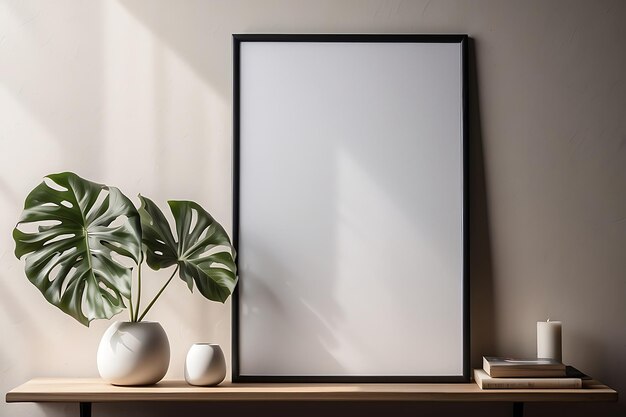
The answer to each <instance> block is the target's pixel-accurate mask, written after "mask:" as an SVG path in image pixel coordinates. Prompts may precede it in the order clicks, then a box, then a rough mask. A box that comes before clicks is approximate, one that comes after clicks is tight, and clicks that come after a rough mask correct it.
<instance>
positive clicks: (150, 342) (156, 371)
mask: <svg viewBox="0 0 626 417" xmlns="http://www.w3.org/2000/svg"><path fill="white" fill-rule="evenodd" d="M169 365H170V343H169V340H167V335H166V334H165V331H164V330H163V327H161V325H160V324H159V323H155V322H146V321H142V322H119V321H116V322H115V323H113V324H112V325H111V326H110V327H109V328H108V329H107V330H106V331H105V332H104V334H103V335H102V339H101V340H100V346H99V347H98V372H99V373H100V376H101V377H102V379H104V380H105V381H107V382H108V383H110V384H113V385H152V384H156V383H157V382H159V381H160V380H161V379H163V377H164V376H165V373H166V372H167V368H168V367H169Z"/></svg>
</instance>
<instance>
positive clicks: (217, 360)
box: [185, 343, 226, 386]
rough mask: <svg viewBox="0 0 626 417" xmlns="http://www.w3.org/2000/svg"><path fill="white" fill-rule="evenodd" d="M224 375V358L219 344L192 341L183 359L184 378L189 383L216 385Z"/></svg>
mask: <svg viewBox="0 0 626 417" xmlns="http://www.w3.org/2000/svg"><path fill="white" fill-rule="evenodd" d="M224 377H226V360H225V359H224V352H222V348H220V345H214V344H210V343H194V344H193V345H192V346H191V348H189V352H187V358H186V360H185V380H186V381H187V383H189V384H190V385H199V386H210V385H217V384H219V383H220V382H222V381H223V380H224Z"/></svg>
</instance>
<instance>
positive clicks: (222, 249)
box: [139, 196, 237, 303]
mask: <svg viewBox="0 0 626 417" xmlns="http://www.w3.org/2000/svg"><path fill="white" fill-rule="evenodd" d="M139 199H140V200H141V207H140V208H139V215H140V216H141V227H142V230H143V243H144V245H145V247H146V254H147V256H146V262H147V263H148V266H150V268H152V269H161V268H167V267H169V266H172V265H178V268H179V270H178V273H179V276H180V278H181V279H182V280H183V281H185V282H187V286H188V287H189V289H190V290H191V291H193V287H194V283H195V284H196V287H198V290H199V291H200V293H201V294H202V295H203V296H204V297H205V298H208V299H209V300H213V301H220V302H222V303H223V302H224V301H226V299H227V298H228V296H229V295H230V294H231V293H232V292H233V289H234V288H235V285H236V284H237V275H236V271H237V268H236V266H235V261H234V249H233V248H232V246H231V243H230V239H229V238H228V235H227V234H226V231H224V228H223V227H222V226H221V225H220V224H219V223H218V222H216V221H215V220H214V219H213V217H211V215H210V214H209V213H207V211H206V210H204V209H203V208H202V207H201V206H200V205H198V204H197V203H194V202H192V201H168V204H169V206H170V210H171V211H172V215H173V216H174V221H175V222H176V233H177V237H176V238H175V237H174V236H173V235H172V231H171V229H170V227H169V224H168V222H167V220H166V218H165V216H164V215H163V212H161V210H160V209H159V208H158V207H157V206H156V204H154V203H153V202H152V201H151V200H150V199H148V198H146V197H142V196H139Z"/></svg>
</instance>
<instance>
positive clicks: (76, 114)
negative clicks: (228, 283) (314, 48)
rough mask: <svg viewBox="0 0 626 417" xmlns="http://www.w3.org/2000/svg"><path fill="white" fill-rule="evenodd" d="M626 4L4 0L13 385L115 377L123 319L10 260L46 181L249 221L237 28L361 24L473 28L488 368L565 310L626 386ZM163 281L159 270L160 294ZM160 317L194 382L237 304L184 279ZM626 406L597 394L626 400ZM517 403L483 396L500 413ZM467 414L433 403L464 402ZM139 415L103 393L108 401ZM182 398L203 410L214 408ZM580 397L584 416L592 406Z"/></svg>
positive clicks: (587, 355) (618, 384) (7, 348)
mask: <svg viewBox="0 0 626 417" xmlns="http://www.w3.org/2000/svg"><path fill="white" fill-rule="evenodd" d="M625 19H626V2H623V1H591V0H589V1H584V2H583V1H428V2H426V1H412V2H411V1H356V0H355V1H334V0H333V1H330V0H329V1H253V0H250V1H226V0H224V1H178V2H174V1H170V2H166V1H148V0H146V1H106V2H105V1H102V2H96V1H70V0H65V1H54V2H48V1H30V0H29V1H17V0H3V1H2V2H1V3H0V196H1V197H0V236H3V238H2V239H0V263H1V265H2V268H0V330H1V334H2V336H1V338H2V342H0V343H1V344H0V390H1V391H3V392H6V391H7V390H8V389H10V388H12V387H13V386H15V385H17V384H19V383H21V382H23V381H25V380H27V379H29V378H32V377H35V376H96V375H97V371H96V367H95V358H94V355H95V350H96V347H97V344H98V341H99V338H100V335H101V333H102V332H103V330H104V329H105V328H106V327H107V326H108V324H109V323H108V322H98V323H95V324H93V325H92V327H91V328H84V327H82V326H81V325H79V324H78V323H77V322H75V321H73V320H72V319H71V318H69V317H68V316H65V315H63V314H62V313H61V312H60V311H58V310H57V309H55V308H54V307H52V306H50V305H48V304H47V303H45V301H44V300H43V298H42V297H41V295H40V294H39V292H38V291H37V290H36V289H35V287H33V286H32V285H31V284H30V283H29V282H28V281H27V280H26V278H25V277H24V273H23V265H22V263H21V262H19V261H17V260H16V259H15V258H14V257H13V254H12V251H13V242H12V239H11V237H10V236H11V230H12V228H13V226H14V224H15V222H16V220H17V218H18V215H19V213H20V211H21V206H22V204H23V200H24V197H25V196H26V194H27V192H28V191H29V190H30V189H31V188H32V187H33V186H34V185H36V184H37V183H38V182H39V181H40V179H41V177H42V176H43V175H45V174H47V173H51V172H56V171H61V170H74V171H76V172H79V173H80V174H82V175H83V176H85V177H87V178H91V179H93V180H98V181H101V182H105V183H110V184H115V185H118V186H119V187H120V188H122V190H123V191H125V192H126V193H127V194H128V195H136V194H137V193H138V192H140V191H141V192H142V194H145V195H147V196H150V197H152V198H153V199H155V200H156V201H158V202H159V203H161V204H162V203H163V202H164V201H165V200H166V199H167V198H185V199H195V200H198V201H200V202H202V203H203V205H205V206H206V207H209V208H210V210H211V211H212V213H213V214H214V215H215V216H216V217H217V218H218V219H219V220H220V221H222V222H223V223H224V224H225V226H227V227H228V228H230V225H231V190H230V175H231V165H230V158H231V98H232V97H231V81H232V76H231V70H232V68H231V40H230V35H231V33H243V32H249V33H254V32H293V33H297V32H301V33H307V32H356V33H360V32H363V33H468V34H470V36H471V37H472V38H473V40H474V48H473V50H474V51H475V53H474V54H473V55H472V62H471V64H472V65H471V66H472V69H471V77H470V78H471V80H472V84H471V89H472V91H471V93H472V94H471V105H472V117H471V119H472V138H471V139H472V145H471V146H472V150H471V169H472V174H471V185H472V197H471V208H472V213H471V220H472V225H471V232H472V236H471V244H472V248H471V256H472V261H471V263H472V265H471V272H472V276H471V279H472V303H473V306H472V313H473V317H472V326H473V328H472V339H473V340H472V345H473V353H472V357H473V360H474V362H475V363H474V365H477V364H478V359H479V358H480V356H481V355H482V354H500V355H504V354H508V355H528V356H531V355H533V354H534V343H535V336H534V335H535V333H534V332H535V330H534V329H535V322H536V321H537V320H540V319H545V318H547V317H550V318H558V319H561V320H563V322H564V359H565V360H566V361H567V362H570V363H572V364H574V365H576V366H578V367H579V368H581V369H582V370H584V371H586V372H588V373H590V374H592V375H594V376H596V377H597V378H599V379H601V380H603V381H605V382H606V383H609V384H611V385H612V386H613V387H615V388H617V389H618V390H622V391H626V360H625V359H624V358H625V353H626V330H625V325H624V323H625V320H624V319H625V318H626V303H625V302H624V298H625V297H626V117H625V110H626V78H625V74H626V48H625V47H624V40H625V39H626V25H625V24H624V20H625ZM164 278H166V277H165V276H164V275H163V274H159V273H152V274H149V275H148V277H147V278H146V281H147V283H146V286H147V287H148V289H147V290H146V292H149V291H155V290H156V288H157V287H158V286H159V285H160V283H161V282H162V281H163V279H164ZM122 318H123V317H122ZM150 319H152V320H158V321H160V322H162V324H163V326H164V327H165V328H166V330H167V332H168V334H169V336H170V340H171V345H172V354H173V356H172V362H171V367H170V371H169V374H168V376H169V377H172V378H180V377H182V363H183V358H184V355H185V352H186V349H187V347H188V345H189V344H190V343H192V342H193V341H198V340H204V341H207V340H210V341H214V342H217V343H220V344H222V346H224V347H225V348H226V349H225V350H226V351H227V352H228V351H229V350H230V304H227V305H226V306H221V305H217V304H211V303H209V302H207V301H205V300H204V299H202V298H201V297H199V296H198V295H197V294H194V295H191V294H189V293H188V291H187V289H186V288H185V286H184V284H183V283H182V282H181V281H178V282H176V283H175V284H174V285H173V286H172V287H171V288H169V289H168V291H167V292H166V293H165V295H164V297H163V299H162V300H161V301H160V302H159V303H158V304H157V306H156V308H154V309H153V311H152V312H151V314H150ZM373 331H374V329H373ZM624 404H626V402H624V403H622V404H621V405H610V406H602V407H600V408H599V409H598V410H601V412H602V413H601V414H603V415H614V414H616V413H617V412H618V411H619V412H621V413H624V412H626V405H624ZM74 407H75V406H64V405H52V406H37V405H30V404H19V405H17V404H9V405H7V404H4V405H0V415H14V416H27V415H28V416H39V415H46V416H53V415H63V413H65V412H68V413H70V412H73V411H75V408H74ZM504 407H505V406H504V405H494V406H491V407H481V406H477V405H471V406H467V410H468V411H469V412H470V413H474V414H476V415H478V414H481V415H483V413H486V414H487V415H488V414H489V413H491V414H492V415H498V414H500V415H501V414H502V413H505V412H506V411H507V409H506V408H504ZM464 408H465V406H457V405H440V406H432V405H431V406H423V407H418V410H420V411H422V412H424V413H426V414H428V413H431V414H438V415H440V414H449V415H453V414H456V413H458V412H459V411H460V410H461V409H464ZM555 409H556V408H555V407H553V406H539V405H537V406H529V407H528V408H527V412H528V415H550V414H551V413H552V412H554V411H555ZM123 410H125V408H124V407H119V406H102V405H100V406H96V408H95V415H102V414H103V413H104V412H106V411H108V412H110V413H112V414H115V415H122V414H124V412H123ZM129 410H131V411H132V412H133V413H138V415H148V414H154V415H166V414H167V415H169V414H174V413H176V412H177V409H176V408H175V407H174V406H165V407H163V408H156V407H147V408H145V407H137V406H134V407H131V408H130V409H129ZM159 410H162V411H159ZM183 410H184V411H185V412H186V413H191V414H193V413H194V412H195V413H196V414H199V409H198V408H197V407H196V406H189V407H184V409H183ZM311 410H312V411H311V413H313V411H315V413H318V412H319V413H325V414H331V415H332V414H333V413H337V414H339V413H343V414H345V413H346V412H349V411H350V409H348V408H346V407H343V408H339V409H334V408H330V407H328V406H323V405H317V406H313V408H311ZM565 410H567V412H568V413H574V414H576V413H578V414H580V415H585V414H589V413H591V412H592V410H595V408H593V407H590V406H569V407H566V408H565ZM217 411H219V412H226V411H225V410H224V409H223V408H218V410H217ZM237 411H238V412H241V413H249V412H257V411H258V409H257V408H250V407H248V408H246V407H245V406H238V408H237ZM352 411H355V410H352ZM361 411H363V412H365V411H369V413H368V412H365V414H372V415H373V414H377V413H378V412H379V411H381V412H382V411H385V409H383V408H382V407H373V408H367V410H364V409H361ZM393 411H394V412H395V413H396V414H397V415H409V414H412V413H414V412H415V409H411V408H410V407H407V406H396V407H394V409H393ZM267 412H268V414H269V413H274V414H275V415H288V414H289V413H293V412H294V409H293V408H290V407H274V408H273V409H271V410H268V411H267Z"/></svg>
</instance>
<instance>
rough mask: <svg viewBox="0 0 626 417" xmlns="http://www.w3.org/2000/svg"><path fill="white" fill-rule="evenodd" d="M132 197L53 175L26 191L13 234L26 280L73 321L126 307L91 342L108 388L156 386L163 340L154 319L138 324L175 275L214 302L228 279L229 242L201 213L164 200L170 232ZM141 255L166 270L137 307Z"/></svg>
mask: <svg viewBox="0 0 626 417" xmlns="http://www.w3.org/2000/svg"><path fill="white" fill-rule="evenodd" d="M139 200H140V203H141V205H140V207H139V209H137V208H135V206H134V205H133V203H132V202H131V200H130V199H129V198H128V197H126V196H125V195H124V194H122V192H121V191H120V190H119V189H117V188H115V187H109V186H106V185H103V184H98V183H95V182H91V181H87V180H85V179H83V178H81V177H79V176H78V175H76V174H74V173H71V172H63V173H60V174H52V175H48V176H46V177H45V178H44V181H43V182H42V183H41V184H39V185H38V186H37V187H35V189H33V190H32V191H31V192H30V194H29V195H28V197H26V202H25V204H24V211H23V213H22V216H21V217H20V219H19V222H18V224H17V226H16V227H15V230H14V231H13V238H14V240H15V255H16V256H17V257H18V259H21V258H24V259H25V264H26V265H25V271H26V276H27V277H28V279H29V280H30V282H32V283H33V284H34V285H35V286H36V287H37V288H38V289H39V291H41V293H42V294H43V296H44V297H45V298H46V300H48V301H49V302H50V303H51V304H53V305H55V306H57V307H58V308H60V309H61V310H63V311H64V312H65V313H67V314H69V315H70V316H72V317H73V318H75V319H76V320H78V321H79V322H80V323H82V324H84V325H85V326H89V323H90V322H91V321H92V320H95V319H109V318H111V317H112V316H114V315H116V314H118V313H120V312H121V311H122V310H123V309H124V308H126V306H128V308H129V313H130V320H129V321H128V322H116V323H114V324H113V325H112V326H111V327H109V329H108V330H107V331H106V332H105V334H104V336H103V337H102V340H101V342H100V347H99V348H98V370H99V372H100V375H101V376H102V377H103V378H104V379H105V380H107V381H109V382H111V383H113V384H116V385H145V384H152V383H156V382H158V381H159V380H160V379H161V378H163V376H164V375H165V373H166V372H167V368H168V366H169V355H170V351H169V341H168V339H167V336H166V335H165V332H164V331H163V328H162V327H161V325H160V324H158V323H154V322H142V320H143V318H144V317H145V315H146V313H148V311H149V310H150V309H151V308H152V306H153V305H154V303H155V302H156V300H157V299H158V298H159V296H160V295H161V294H162V293H163V291H164V290H165V288H167V286H168V285H169V284H170V282H171V281H172V279H173V278H174V277H175V276H176V275H177V274H178V276H179V277H180V279H182V280H183V281H184V282H186V283H187V286H188V287H189V290H191V291H193V289H194V287H195V288H197V290H198V292H200V294H202V295H203V296H204V297H205V298H207V299H209V300H213V301H219V302H222V303H223V302H224V301H226V299H227V298H228V297H229V296H230V294H231V293H232V291H233V289H234V287H235V285H236V283H237V275H236V266H235V261H234V257H235V252H234V249H233V247H232V246H231V242H230V239H229V238H228V235H227V234H226V232H225V231H224V228H223V227H222V226H221V225H220V224H219V223H218V222H216V221H215V219H213V217H211V215H210V214H209V213H208V212H207V211H206V210H204V209H203V208H202V207H201V206H200V205H198V204H197V203H194V202H192V201H168V204H169V206H170V210H171V214H172V218H173V219H174V223H175V227H174V228H172V227H171V226H170V223H169V222H168V220H167V218H166V217H165V215H164V214H163V212H161V210H160V209H159V208H158V207H157V206H156V204H154V203H153V202H152V201H151V200H150V199H148V198H146V197H142V196H139ZM173 230H175V233H173ZM144 260H145V261H146V263H147V264H148V266H149V267H150V268H152V269H153V270H159V269H164V268H172V267H173V271H172V273H171V276H170V277H169V279H168V280H167V281H166V282H165V284H164V285H163V286H162V287H161V289H160V290H159V291H158V292H157V294H156V295H155V296H154V297H153V299H152V300H151V301H150V302H149V303H148V304H147V305H146V307H145V308H144V309H143V311H142V310H141V282H142V274H141V267H142V264H143V262H144ZM135 271H137V272H136V276H137V278H136V279H133V275H134V272H135ZM133 282H136V288H135V289H134V287H135V286H133ZM133 289H134V291H133ZM133 298H135V300H136V301H135V303H134V307H133V301H132V300H133Z"/></svg>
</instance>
